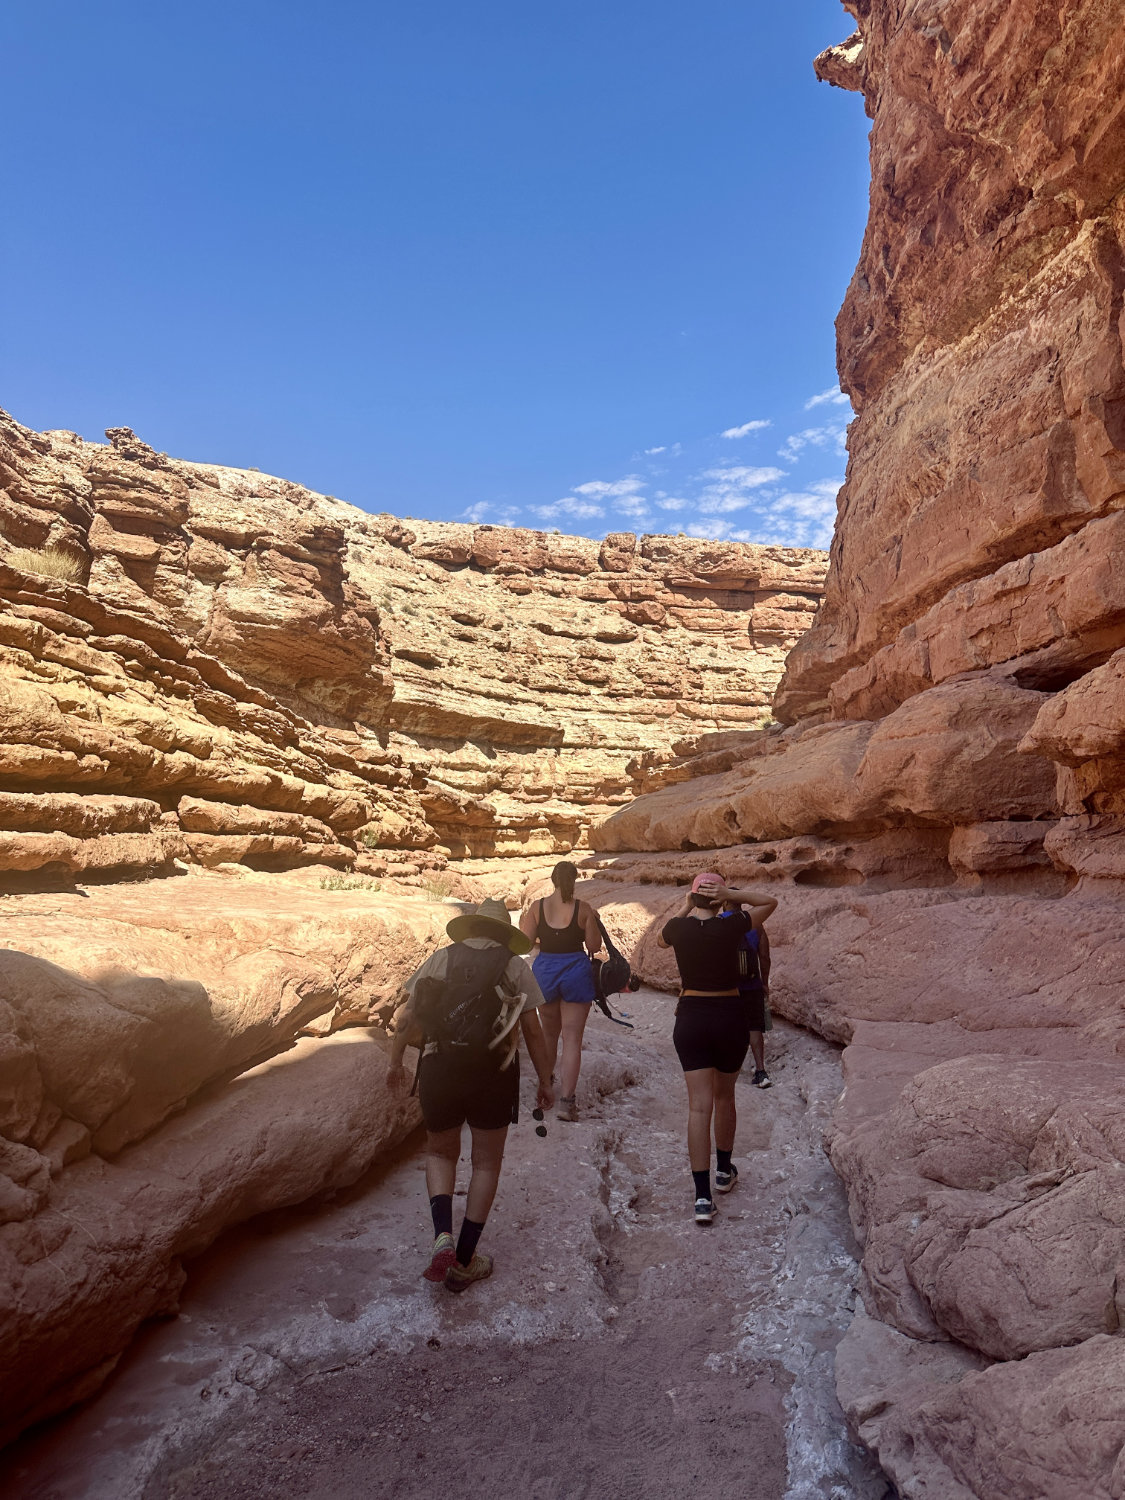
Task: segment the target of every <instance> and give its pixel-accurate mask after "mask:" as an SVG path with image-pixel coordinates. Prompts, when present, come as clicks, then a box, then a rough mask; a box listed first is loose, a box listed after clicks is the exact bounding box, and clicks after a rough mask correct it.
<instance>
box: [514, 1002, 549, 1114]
mask: <svg viewBox="0 0 1125 1500" xmlns="http://www.w3.org/2000/svg"><path fill="white" fill-rule="evenodd" d="M520 1030H521V1031H522V1032H523V1039H524V1042H525V1043H526V1045H527V1055H528V1057H530V1058H531V1062H532V1066H533V1067H534V1068H535V1072H536V1074H537V1075H538V1078H539V1091H538V1096H537V1102H538V1105H539V1108H540V1109H550V1108H551V1107H552V1105H553V1104H554V1102H555V1090H554V1086H553V1084H552V1083H551V1054H550V1053H549V1052H548V1051H547V1039H546V1037H545V1036H544V1035H543V1028H542V1026H540V1024H539V1017H538V1016H537V1015H536V1013H535V1012H534V1011H533V1010H525V1011H524V1013H523V1015H522V1016H520Z"/></svg>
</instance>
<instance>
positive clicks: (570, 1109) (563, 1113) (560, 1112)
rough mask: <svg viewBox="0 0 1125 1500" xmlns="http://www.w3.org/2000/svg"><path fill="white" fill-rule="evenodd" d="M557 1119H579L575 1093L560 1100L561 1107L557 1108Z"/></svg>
mask: <svg viewBox="0 0 1125 1500" xmlns="http://www.w3.org/2000/svg"><path fill="white" fill-rule="evenodd" d="M555 1119H556V1120H570V1121H574V1120H577V1119H578V1106H577V1105H576V1104H575V1102H574V1095H573V1094H571V1096H570V1098H569V1099H567V1098H565V1097H564V1098H562V1099H560V1100H559V1107H558V1109H556V1110H555Z"/></svg>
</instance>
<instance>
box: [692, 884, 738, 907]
mask: <svg viewBox="0 0 1125 1500" xmlns="http://www.w3.org/2000/svg"><path fill="white" fill-rule="evenodd" d="M695 893H696V895H699V896H703V897H704V898H705V899H706V900H708V901H714V902H715V903H716V904H717V903H718V902H720V901H729V900H730V896H731V892H730V890H729V888H728V887H727V886H725V885H724V884H723V883H722V881H721V880H701V881H700V882H699V884H698V886H697V887H695Z"/></svg>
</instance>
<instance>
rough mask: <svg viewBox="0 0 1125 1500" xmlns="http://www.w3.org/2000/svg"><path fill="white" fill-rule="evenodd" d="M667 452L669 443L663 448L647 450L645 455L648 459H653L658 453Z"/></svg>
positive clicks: (663, 445) (662, 446)
mask: <svg viewBox="0 0 1125 1500" xmlns="http://www.w3.org/2000/svg"><path fill="white" fill-rule="evenodd" d="M667 452H668V445H667V443H664V444H662V445H661V447H659V448H646V449H645V450H644V454H645V457H646V458H652V456H653V455H654V454H656V453H667Z"/></svg>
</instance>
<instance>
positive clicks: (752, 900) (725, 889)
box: [701, 884, 777, 930]
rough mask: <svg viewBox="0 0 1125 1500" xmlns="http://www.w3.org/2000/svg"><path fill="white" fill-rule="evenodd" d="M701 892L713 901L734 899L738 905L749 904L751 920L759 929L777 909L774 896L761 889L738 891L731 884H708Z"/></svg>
mask: <svg viewBox="0 0 1125 1500" xmlns="http://www.w3.org/2000/svg"><path fill="white" fill-rule="evenodd" d="M701 892H702V894H703V895H704V896H707V897H709V898H710V899H711V900H712V901H733V902H735V903H736V904H737V905H738V906H748V907H749V908H750V917H751V921H752V922H753V925H754V926H755V927H756V928H757V929H759V930H761V926H762V923H763V922H764V921H765V920H766V918H767V917H768V916H770V914H771V913H772V912H775V911H776V910H777V902H776V901H775V900H774V898H773V897H772V896H766V895H763V893H762V892H761V891H736V890H733V889H732V888H731V887H730V886H729V885H711V884H708V885H705V886H702V887H701Z"/></svg>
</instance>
